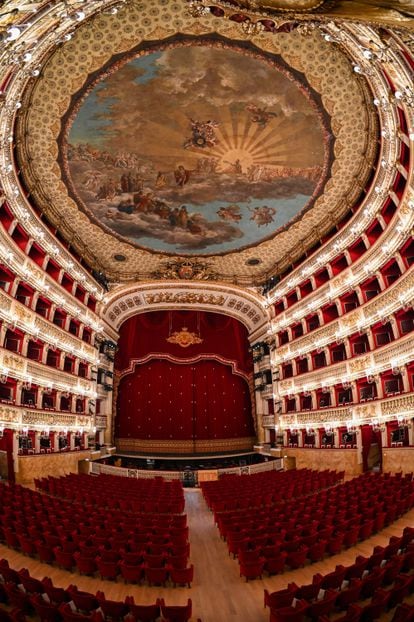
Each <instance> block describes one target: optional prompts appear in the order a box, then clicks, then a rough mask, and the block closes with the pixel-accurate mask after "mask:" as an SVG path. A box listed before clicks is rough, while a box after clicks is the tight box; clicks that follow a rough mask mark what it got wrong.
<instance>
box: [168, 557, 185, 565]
mask: <svg viewBox="0 0 414 622" xmlns="http://www.w3.org/2000/svg"><path fill="white" fill-rule="evenodd" d="M187 561H188V557H187V555H170V557H169V558H168V565H169V566H170V567H171V568H187Z"/></svg>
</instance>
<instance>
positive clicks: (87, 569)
mask: <svg viewBox="0 0 414 622" xmlns="http://www.w3.org/2000/svg"><path fill="white" fill-rule="evenodd" d="M73 557H74V559H75V564H76V567H77V569H78V572H79V574H86V575H94V574H95V572H96V571H97V570H98V567H97V565H96V562H95V559H93V558H91V557H85V556H84V555H81V553H79V552H76V553H74V554H73Z"/></svg>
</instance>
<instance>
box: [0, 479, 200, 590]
mask: <svg viewBox="0 0 414 622" xmlns="http://www.w3.org/2000/svg"><path fill="white" fill-rule="evenodd" d="M100 478H101V476H98V477H90V476H85V477H84V476H76V475H71V476H67V477H63V478H45V479H43V480H39V481H37V484H38V486H39V487H40V488H42V489H44V490H48V491H49V490H50V492H51V493H52V492H53V493H54V494H58V493H61V494H62V495H63V496H62V498H55V497H51V496H49V494H44V493H40V492H38V491H33V490H30V489H27V488H24V487H22V486H19V485H9V486H6V485H4V484H0V541H3V542H5V543H6V544H7V545H8V546H10V547H11V546H13V548H16V549H17V550H21V552H22V553H25V554H27V555H30V556H31V557H33V556H37V557H38V558H39V559H40V560H41V561H42V562H45V563H49V564H54V563H56V564H57V565H58V566H60V567H61V568H64V569H66V570H69V571H73V569H74V568H76V569H77V571H78V572H79V573H80V574H85V575H89V576H95V575H97V574H99V576H100V577H101V578H103V579H108V580H116V579H117V577H118V575H119V574H121V575H122V578H123V579H124V581H125V582H128V581H130V582H133V583H140V582H141V581H143V580H146V581H148V582H149V583H150V584H152V583H155V584H165V583H166V582H167V581H168V582H171V584H172V585H181V583H182V580H181V575H180V581H178V576H179V575H178V574H177V573H175V572H174V571H175V570H183V571H186V572H184V575H185V577H187V579H186V580H185V583H189V582H190V583H191V581H192V573H193V570H191V568H192V567H191V566H190V564H189V553H190V546H189V542H188V526H187V516H186V515H185V514H172V513H170V512H168V513H163V512H162V510H164V509H165V507H164V505H163V503H161V499H164V498H165V499H166V500H167V502H166V506H168V510H171V508H172V507H173V506H174V503H173V499H174V498H175V496H174V495H176V496H177V499H178V502H179V503H178V502H177V505H176V509H180V510H182V508H183V506H182V503H181V500H183V499H184V497H183V491H182V486H181V484H180V483H179V482H178V483H175V484H174V485H173V486H172V487H170V484H167V485H165V482H164V481H163V480H162V479H161V478H156V483H155V484H149V485H148V484H147V480H143V482H145V483H144V484H142V482H140V481H139V480H133V482H132V484H133V486H132V488H133V489H134V486H135V487H136V491H135V493H136V494H135V495H134V494H133V495H132V500H131V503H130V504H129V505H128V504H126V505H125V503H123V501H122V500H121V499H120V500H119V504H118V505H119V506H120V505H123V506H125V508H126V509H121V507H116V506H115V505H114V504H113V503H112V501H113V499H111V495H112V491H113V488H114V486H118V485H119V487H120V488H122V489H123V487H124V483H125V482H124V480H122V478H119V477H118V478H117V477H115V476H110V477H109V476H108V477H107V476H105V477H103V480H102V481H101V479H100ZM113 480H115V482H114V481H113ZM120 480H121V482H122V483H121V482H120ZM91 481H92V483H93V484H95V483H96V482H97V483H98V485H97V487H98V489H102V499H101V505H96V506H95V505H93V504H91V496H90V495H89V491H90V486H91ZM128 482H129V480H128ZM106 483H108V487H109V490H110V491H111V492H110V496H109V497H108V492H105V491H104V489H103V488H102V486H105V485H106ZM78 484H79V487H78V489H77V485H78ZM142 486H143V490H144V491H146V493H145V495H146V494H149V493H150V492H151V491H152V490H154V491H155V492H156V493H157V491H158V493H159V494H158V493H157V494H158V497H159V499H160V501H159V502H157V504H155V502H154V506H151V508H150V505H151V504H150V503H149V502H148V499H147V498H146V496H145V495H144V499H145V503H144V504H143V505H144V506H145V507H146V508H150V509H152V510H154V512H152V513H147V511H146V510H145V511H138V510H133V509H131V508H132V506H134V507H136V508H138V505H139V503H138V499H139V494H141V493H139V491H140V490H141V487H142ZM165 491H167V492H165ZM177 491H178V492H177ZM84 493H87V496H86V497H84V496H83V495H84ZM164 493H165V494H164ZM167 493H168V494H167ZM143 494H144V493H143ZM163 495H164V496H163ZM156 497H157V495H156ZM115 498H116V495H115ZM111 503H112V505H111ZM155 505H157V507H158V508H159V509H158V510H157V513H155ZM178 505H179V506H180V507H179V508H178ZM109 506H111V507H110V512H107V511H105V509H108V508H109ZM161 506H163V507H161ZM26 507H30V508H31V513H30V516H29V515H28V514H26V512H25V508H26ZM75 515H76V518H77V521H76V522H74V521H73V517H74V516H75ZM157 569H158V572H157ZM154 571H155V572H154ZM171 573H172V574H173V575H174V577H172V576H171ZM6 580H8V579H6Z"/></svg>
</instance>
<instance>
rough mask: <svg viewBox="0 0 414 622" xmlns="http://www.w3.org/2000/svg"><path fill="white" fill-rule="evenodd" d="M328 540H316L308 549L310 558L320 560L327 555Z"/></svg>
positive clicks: (315, 560)
mask: <svg viewBox="0 0 414 622" xmlns="http://www.w3.org/2000/svg"><path fill="white" fill-rule="evenodd" d="M326 546H327V542H326V541H325V540H321V541H319V542H316V543H315V544H313V545H312V546H310V547H309V550H308V555H307V556H308V559H309V560H310V561H311V562H318V561H320V560H321V559H323V558H324V557H325V552H326Z"/></svg>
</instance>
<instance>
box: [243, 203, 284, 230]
mask: <svg viewBox="0 0 414 622" xmlns="http://www.w3.org/2000/svg"><path fill="white" fill-rule="evenodd" d="M249 210H250V212H251V213H252V216H250V220H253V221H254V222H255V223H256V224H257V226H258V227H261V226H262V225H269V224H270V223H271V222H273V221H274V218H273V216H274V215H275V214H276V212H277V210H276V209H275V208H274V207H268V206H267V205H262V206H261V207H255V208H253V209H252V208H250V207H249Z"/></svg>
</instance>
